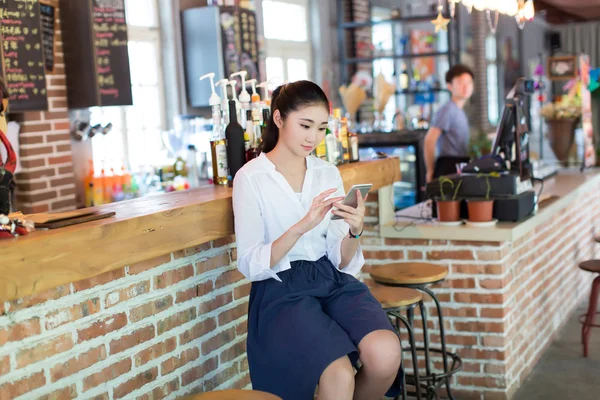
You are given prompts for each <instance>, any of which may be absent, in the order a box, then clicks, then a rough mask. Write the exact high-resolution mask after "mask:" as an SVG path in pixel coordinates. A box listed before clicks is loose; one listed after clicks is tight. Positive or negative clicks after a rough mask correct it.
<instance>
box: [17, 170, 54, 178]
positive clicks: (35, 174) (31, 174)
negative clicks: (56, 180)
mask: <svg viewBox="0 0 600 400" xmlns="http://www.w3.org/2000/svg"><path fill="white" fill-rule="evenodd" d="M55 175H56V171H55V170H54V168H45V169H39V170H37V171H27V172H21V173H19V174H17V179H18V180H19V181H34V180H37V179H41V178H45V177H50V176H55Z"/></svg>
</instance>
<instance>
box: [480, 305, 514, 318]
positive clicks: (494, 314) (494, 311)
mask: <svg viewBox="0 0 600 400" xmlns="http://www.w3.org/2000/svg"><path fill="white" fill-rule="evenodd" d="M509 311H510V310H509V309H507V308H505V307H502V308H482V309H481V317H482V318H498V319H502V318H504V317H505V316H506V315H507V314H508V312H509Z"/></svg>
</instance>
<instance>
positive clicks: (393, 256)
mask: <svg viewBox="0 0 600 400" xmlns="http://www.w3.org/2000/svg"><path fill="white" fill-rule="evenodd" d="M363 256H364V257H365V259H369V260H404V251H402V250H399V251H382V250H378V251H370V250H363Z"/></svg>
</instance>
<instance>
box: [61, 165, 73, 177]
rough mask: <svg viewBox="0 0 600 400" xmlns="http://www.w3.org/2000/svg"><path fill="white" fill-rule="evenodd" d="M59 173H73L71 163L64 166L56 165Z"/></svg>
mask: <svg viewBox="0 0 600 400" xmlns="http://www.w3.org/2000/svg"><path fill="white" fill-rule="evenodd" d="M58 173H59V175H68V174H72V173H73V166H72V165H65V166H64V167H58Z"/></svg>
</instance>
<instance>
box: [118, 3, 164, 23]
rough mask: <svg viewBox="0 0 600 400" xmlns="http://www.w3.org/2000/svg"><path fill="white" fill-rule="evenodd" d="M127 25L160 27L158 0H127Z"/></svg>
mask: <svg viewBox="0 0 600 400" xmlns="http://www.w3.org/2000/svg"><path fill="white" fill-rule="evenodd" d="M125 17H126V19H127V25H132V26H144V27H148V28H157V27H158V18H157V17H158V10H157V9H156V0H125Z"/></svg>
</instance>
